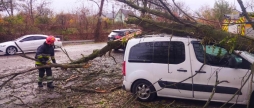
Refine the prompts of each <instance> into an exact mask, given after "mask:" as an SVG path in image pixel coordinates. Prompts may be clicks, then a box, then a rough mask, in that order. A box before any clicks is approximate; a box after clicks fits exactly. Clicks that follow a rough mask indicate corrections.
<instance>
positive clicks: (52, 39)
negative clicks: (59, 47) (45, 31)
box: [46, 36, 56, 45]
mask: <svg viewBox="0 0 254 108" xmlns="http://www.w3.org/2000/svg"><path fill="white" fill-rule="evenodd" d="M55 40H56V39H55V37H54V36H48V37H47V38H46V43H47V44H49V45H52V44H54V42H55Z"/></svg>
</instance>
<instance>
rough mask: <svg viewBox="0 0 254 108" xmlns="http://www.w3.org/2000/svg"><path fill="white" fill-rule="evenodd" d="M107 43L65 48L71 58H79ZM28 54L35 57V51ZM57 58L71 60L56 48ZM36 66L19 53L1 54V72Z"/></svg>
mask: <svg viewBox="0 0 254 108" xmlns="http://www.w3.org/2000/svg"><path fill="white" fill-rule="evenodd" d="M105 45H106V43H88V44H81V43H79V44H67V45H64V46H63V49H65V50H66V51H67V52H68V54H69V56H70V58H71V59H73V60H75V59H78V58H81V57H82V55H81V54H83V55H84V56H86V55H89V54H91V53H92V52H93V50H95V49H101V48H102V47H104V46H105ZM26 55H27V56H29V57H32V58H34V56H35V52H31V53H26ZM55 58H56V61H57V63H67V62H69V59H68V57H67V56H66V54H64V53H63V52H62V50H61V49H56V50H55ZM32 66H34V61H32V60H29V59H26V58H23V57H21V56H19V55H11V56H7V55H0V73H1V74H3V73H4V74H5V73H6V72H8V71H9V70H15V69H20V70H23V69H26V68H28V67H32Z"/></svg>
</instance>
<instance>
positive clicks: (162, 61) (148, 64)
mask: <svg viewBox="0 0 254 108" xmlns="http://www.w3.org/2000/svg"><path fill="white" fill-rule="evenodd" d="M204 55H205V56H206V57H204ZM204 58H206V64H205V65H203V63H204ZM253 62H254V56H253V55H252V54H250V53H248V52H244V51H243V52H241V53H239V51H238V54H236V53H235V54H229V53H228V52H227V50H225V49H224V48H221V47H218V46H212V45H207V46H206V53H205V54H204V46H203V45H201V44H200V41H199V40H197V39H193V38H187V37H186V38H185V37H177V36H173V37H172V39H171V36H169V35H147V36H144V37H140V38H133V39H131V40H129V41H128V43H127V46H126V51H125V55H124V63H123V75H124V80H123V88H124V89H125V90H127V91H130V92H132V93H134V94H136V95H137V96H138V99H139V100H141V101H151V100H153V99H154V98H155V97H156V96H161V97H175V98H184V99H193V100H204V101H207V100H208V99H209V97H210V95H211V93H212V90H213V87H214V85H215V81H216V71H217V72H218V80H219V81H225V82H223V83H221V84H219V85H218V86H217V87H216V91H215V94H214V96H213V98H212V101H217V102H227V101H228V100H229V99H230V98H231V97H232V96H233V95H234V94H235V93H237V95H239V97H238V96H235V98H233V99H232V101H230V103H235V102H236V101H237V104H247V102H248V98H249V96H250V95H251V101H250V104H251V105H253V104H254V100H253V99H254V94H253V92H252V94H250V92H249V91H250V84H252V91H253V89H254V83H251V82H250V81H251V80H248V81H247V83H246V84H245V86H243V88H242V89H241V90H239V89H240V87H241V85H242V84H243V83H244V81H245V80H246V79H247V77H248V76H249V74H250V73H251V71H250V67H251V64H252V63H253ZM196 73H197V74H196ZM194 74H196V75H195V76H194V77H193V78H190V79H188V80H186V81H184V82H182V83H178V84H176V85H174V86H172V84H175V83H177V82H180V81H182V80H184V79H187V78H188V77H190V76H192V75H194ZM238 90H239V92H237V91H238ZM237 97H238V98H237ZM253 108H254V107H253Z"/></svg>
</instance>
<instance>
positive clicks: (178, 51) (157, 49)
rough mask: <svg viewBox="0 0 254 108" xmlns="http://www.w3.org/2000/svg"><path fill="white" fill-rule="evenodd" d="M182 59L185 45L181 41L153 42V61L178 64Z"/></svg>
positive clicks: (183, 58) (183, 59)
mask: <svg viewBox="0 0 254 108" xmlns="http://www.w3.org/2000/svg"><path fill="white" fill-rule="evenodd" d="M169 45H170V46H169ZM184 61H185V47H184V43H183V42H178V41H170V42H154V59H153V62H154V63H164V64H179V63H182V62H184Z"/></svg>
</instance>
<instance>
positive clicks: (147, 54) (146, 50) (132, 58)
mask: <svg viewBox="0 0 254 108" xmlns="http://www.w3.org/2000/svg"><path fill="white" fill-rule="evenodd" d="M128 61H129V62H139V63H151V62H152V61H153V42H145V43H139V44H137V45H134V46H133V47H132V48H131V49H130V55H129V60H128Z"/></svg>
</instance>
